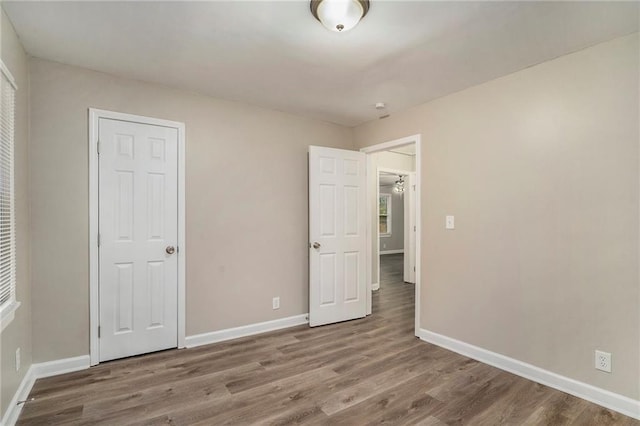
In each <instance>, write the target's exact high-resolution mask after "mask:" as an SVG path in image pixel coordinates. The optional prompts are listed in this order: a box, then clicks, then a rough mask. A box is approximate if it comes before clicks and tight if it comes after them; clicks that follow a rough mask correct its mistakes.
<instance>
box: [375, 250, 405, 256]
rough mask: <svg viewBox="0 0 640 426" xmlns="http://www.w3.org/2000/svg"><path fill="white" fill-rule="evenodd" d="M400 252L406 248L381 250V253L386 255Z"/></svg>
mask: <svg viewBox="0 0 640 426" xmlns="http://www.w3.org/2000/svg"><path fill="white" fill-rule="evenodd" d="M400 253H404V249H397V250H382V251H380V255H385V254H400Z"/></svg>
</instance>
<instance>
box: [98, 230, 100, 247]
mask: <svg viewBox="0 0 640 426" xmlns="http://www.w3.org/2000/svg"><path fill="white" fill-rule="evenodd" d="M98 247H100V233H99V232H98Z"/></svg>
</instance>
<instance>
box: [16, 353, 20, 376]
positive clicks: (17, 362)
mask: <svg viewBox="0 0 640 426" xmlns="http://www.w3.org/2000/svg"><path fill="white" fill-rule="evenodd" d="M16 371H20V348H18V349H16Z"/></svg>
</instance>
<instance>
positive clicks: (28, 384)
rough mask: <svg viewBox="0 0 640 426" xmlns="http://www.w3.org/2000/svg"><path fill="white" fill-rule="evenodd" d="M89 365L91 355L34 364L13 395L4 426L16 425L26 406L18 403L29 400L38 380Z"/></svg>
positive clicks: (82, 368)
mask: <svg viewBox="0 0 640 426" xmlns="http://www.w3.org/2000/svg"><path fill="white" fill-rule="evenodd" d="M89 364H90V358H89V355H82V356H77V357H73V358H65V359H59V360H56V361H49V362H41V363H37V364H32V365H31V367H29V370H27V373H26V374H25V375H24V377H23V378H22V381H21V382H20V386H18V389H17V390H16V393H15V394H14V395H13V398H12V399H11V402H10V403H9V406H8V407H7V411H6V412H5V413H4V416H3V417H2V423H1V424H2V425H4V426H13V425H15V424H16V422H17V421H18V417H20V412H21V411H22V407H23V406H24V404H20V405H18V402H20V401H26V400H27V398H28V397H29V393H30V392H31V389H32V388H33V385H34V383H35V382H36V380H37V379H42V378H44V377H50V376H57V375H59V374H65V373H72V372H74V371H80V370H85V369H87V368H89ZM27 404H28V402H27Z"/></svg>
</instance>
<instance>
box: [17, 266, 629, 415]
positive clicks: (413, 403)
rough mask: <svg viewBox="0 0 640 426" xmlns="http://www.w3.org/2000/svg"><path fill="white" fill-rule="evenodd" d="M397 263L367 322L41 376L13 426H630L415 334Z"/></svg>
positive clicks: (384, 272) (387, 269) (386, 272)
mask: <svg viewBox="0 0 640 426" xmlns="http://www.w3.org/2000/svg"><path fill="white" fill-rule="evenodd" d="M413 309H414V288H413V285H411V284H405V283H403V282H402V255H387V256H383V257H382V262H381V289H380V290H379V291H378V292H376V293H375V294H374V297H373V312H374V313H373V315H371V316H370V317H368V318H366V319H361V320H354V321H349V322H345V323H341V324H335V325H329V326H324V327H317V328H313V329H310V328H308V327H306V326H300V327H295V328H290V329H287V330H282V331H277V332H272V333H268V334H264V335H261V336H254V337H248V338H243V339H238V340H234V341H229V342H225V343H219V344H214V345H209V346H202V347H199V348H194V349H184V350H170V351H164V352H158V353H154V354H149V355H144V356H139V357H134V358H128V359H123V360H118V361H112V362H107V363H103V364H100V365H99V366H96V367H93V368H90V369H89V370H85V371H80V372H77V373H70V374H65V375H61V376H57V377H51V378H46V379H40V380H38V381H37V382H36V384H35V386H34V387H33V390H32V391H31V394H30V397H33V398H35V401H33V402H28V403H27V404H26V405H25V407H24V409H23V411H22V414H21V416H20V420H19V422H18V424H20V425H45V424H71V425H95V424H104V425H229V424H237V425H250V424H273V425H286V424H309V425H329V424H330V425H361V424H381V423H384V424H393V425H405V424H406V425H418V424H419V425H434V426H436V425H440V426H442V425H454V424H455V425H458V424H471V425H498V424H510V425H612V424H620V425H640V422H638V421H635V420H633V419H631V418H628V417H625V416H622V415H620V414H618V413H615V412H613V411H610V410H606V409H604V408H601V407H599V406H597V405H594V404H591V403H589V402H586V401H583V400H581V399H578V398H575V397H572V396H570V395H567V394H565V393H562V392H559V391H556V390H553V389H551V388H548V387H546V386H542V385H539V384H536V383H534V382H531V381H529V380H526V379H523V378H520V377H518V376H514V375H512V374H509V373H506V372H504V371H501V370H498V369H496V368H493V367H490V366H488V365H485V364H482V363H480V362H477V361H474V360H471V359H469V358H466V357H463V356H460V355H457V354H455V353H453V352H449V351H447V350H445V349H442V348H439V347H437V346H434V345H431V344H428V343H425V342H422V341H420V340H418V339H417V338H415V337H414V336H413V320H414V316H413V315H414V310H413Z"/></svg>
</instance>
